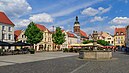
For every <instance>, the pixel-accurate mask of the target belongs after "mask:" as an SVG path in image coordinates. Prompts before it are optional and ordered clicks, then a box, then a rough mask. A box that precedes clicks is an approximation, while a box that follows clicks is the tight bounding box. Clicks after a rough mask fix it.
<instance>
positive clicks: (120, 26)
mask: <svg viewBox="0 0 129 73" xmlns="http://www.w3.org/2000/svg"><path fill="white" fill-rule="evenodd" d="M123 27H125V26H122V25H117V26H115V25H113V26H110V27H109V28H110V29H115V28H123Z"/></svg>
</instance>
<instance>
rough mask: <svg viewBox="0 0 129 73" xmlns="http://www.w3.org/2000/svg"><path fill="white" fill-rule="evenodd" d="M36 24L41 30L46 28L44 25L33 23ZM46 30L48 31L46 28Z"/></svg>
mask: <svg viewBox="0 0 129 73" xmlns="http://www.w3.org/2000/svg"><path fill="white" fill-rule="evenodd" d="M35 25H36V26H37V28H39V29H40V30H41V31H45V30H48V29H47V28H46V27H45V26H44V25H40V24H35ZM48 32H50V31H49V30H48Z"/></svg>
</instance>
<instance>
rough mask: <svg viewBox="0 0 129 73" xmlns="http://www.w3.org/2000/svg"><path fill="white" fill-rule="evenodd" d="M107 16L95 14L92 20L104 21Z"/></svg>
mask: <svg viewBox="0 0 129 73" xmlns="http://www.w3.org/2000/svg"><path fill="white" fill-rule="evenodd" d="M105 18H106V17H100V16H95V17H94V18H93V19H91V20H90V22H96V21H103V20H104V19H105Z"/></svg>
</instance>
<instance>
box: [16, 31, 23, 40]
mask: <svg viewBox="0 0 129 73" xmlns="http://www.w3.org/2000/svg"><path fill="white" fill-rule="evenodd" d="M21 32H22V30H16V31H14V35H15V39H16V40H17V39H18V36H19V35H20V34H21Z"/></svg>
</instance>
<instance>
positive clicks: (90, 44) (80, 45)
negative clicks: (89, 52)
mask: <svg viewBox="0 0 129 73" xmlns="http://www.w3.org/2000/svg"><path fill="white" fill-rule="evenodd" d="M70 46H73V47H74V46H76V47H88V46H89V47H91V46H93V43H88V44H71V45H70ZM97 46H99V47H103V46H102V45H100V44H97Z"/></svg>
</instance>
